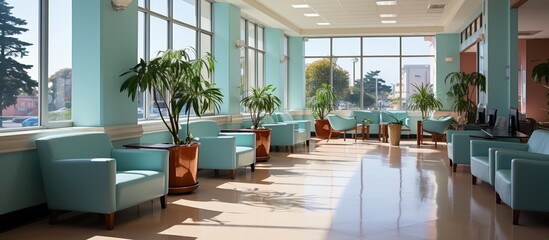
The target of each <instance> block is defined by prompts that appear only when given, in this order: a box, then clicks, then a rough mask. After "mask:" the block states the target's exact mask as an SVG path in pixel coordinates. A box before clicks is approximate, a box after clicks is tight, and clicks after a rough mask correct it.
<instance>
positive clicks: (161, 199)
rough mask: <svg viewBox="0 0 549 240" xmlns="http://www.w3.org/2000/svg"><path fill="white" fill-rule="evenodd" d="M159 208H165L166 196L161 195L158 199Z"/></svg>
mask: <svg viewBox="0 0 549 240" xmlns="http://www.w3.org/2000/svg"><path fill="white" fill-rule="evenodd" d="M160 206H161V207H162V208H166V207H167V204H166V195H163V196H161V197H160Z"/></svg>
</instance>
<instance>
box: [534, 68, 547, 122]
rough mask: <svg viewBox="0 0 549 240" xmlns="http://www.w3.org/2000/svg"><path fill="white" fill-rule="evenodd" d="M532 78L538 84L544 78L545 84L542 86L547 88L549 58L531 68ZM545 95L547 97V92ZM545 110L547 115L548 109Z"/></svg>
mask: <svg viewBox="0 0 549 240" xmlns="http://www.w3.org/2000/svg"><path fill="white" fill-rule="evenodd" d="M532 79H534V82H536V83H539V84H541V80H545V85H543V86H544V87H545V88H547V89H549V85H548V84H549V60H547V61H546V62H544V63H540V64H538V65H536V66H534V68H533V69H532ZM546 97H547V98H549V93H547V95H546ZM547 105H549V101H547ZM545 111H547V114H548V116H549V109H545Z"/></svg>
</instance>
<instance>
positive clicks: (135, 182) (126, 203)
mask: <svg viewBox="0 0 549 240" xmlns="http://www.w3.org/2000/svg"><path fill="white" fill-rule="evenodd" d="M165 177H167V176H164V173H162V172H157V171H148V170H129V171H120V172H117V173H116V210H117V211H118V210H121V209H124V208H128V207H131V206H135V205H136V204H139V203H142V202H144V201H147V200H151V199H153V198H156V197H160V196H162V195H164V179H165Z"/></svg>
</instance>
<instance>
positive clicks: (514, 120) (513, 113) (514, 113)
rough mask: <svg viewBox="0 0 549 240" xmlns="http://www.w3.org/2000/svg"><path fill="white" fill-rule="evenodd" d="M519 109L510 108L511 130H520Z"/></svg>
mask: <svg viewBox="0 0 549 240" xmlns="http://www.w3.org/2000/svg"><path fill="white" fill-rule="evenodd" d="M518 120H519V111H518V109H516V108H509V131H510V132H515V131H519V121H518Z"/></svg>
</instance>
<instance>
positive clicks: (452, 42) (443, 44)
mask: <svg viewBox="0 0 549 240" xmlns="http://www.w3.org/2000/svg"><path fill="white" fill-rule="evenodd" d="M435 38H436V42H435V44H436V48H435V49H436V52H435V62H436V74H435V76H436V81H434V83H433V85H434V90H435V96H436V97H437V98H438V99H439V100H440V101H441V102H442V104H443V108H442V109H443V110H451V105H450V103H449V102H448V100H447V99H446V93H447V92H448V90H450V85H449V84H446V83H445V81H444V79H445V78H446V75H448V74H449V73H451V72H459V70H460V69H459V62H460V55H459V34H457V33H450V34H436V35H435ZM447 57H450V58H452V62H446V58H447Z"/></svg>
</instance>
